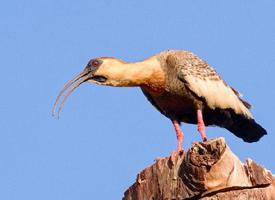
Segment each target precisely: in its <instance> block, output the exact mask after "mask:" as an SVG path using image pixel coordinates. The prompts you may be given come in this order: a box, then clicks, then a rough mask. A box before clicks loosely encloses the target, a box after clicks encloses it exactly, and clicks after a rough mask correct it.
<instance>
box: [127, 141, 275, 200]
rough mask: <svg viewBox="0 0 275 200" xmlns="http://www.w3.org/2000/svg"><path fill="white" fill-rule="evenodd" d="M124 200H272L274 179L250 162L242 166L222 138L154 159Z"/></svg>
mask: <svg viewBox="0 0 275 200" xmlns="http://www.w3.org/2000/svg"><path fill="white" fill-rule="evenodd" d="M123 199H124V200H162V199H163V200H164V199H165V200H166V199H167V200H168V199H173V200H178V199H202V200H210V199H211V200H212V199H215V200H220V199H223V200H227V199H230V200H231V199H233V200H234V199H238V200H239V199H252V200H254V199H255V200H259V199H270V200H271V199H275V177H274V176H273V175H272V173H271V172H270V171H268V170H266V169H265V168H263V167H261V166H260V165H258V164H256V163H255V162H254V161H252V160H250V159H248V160H247V161H246V162H245V163H242V162H241V161H240V160H239V159H238V157H237V156H236V155H234V154H233V153H232V151H231V150H230V148H229V147H228V146H227V145H226V143H225V140H224V138H217V139H213V140H209V141H207V142H201V143H196V144H193V145H192V147H191V148H190V149H189V150H188V151H187V152H186V153H184V152H180V153H177V154H176V155H175V156H173V157H166V158H158V159H156V162H155V163H154V164H153V165H152V166H150V167H147V168H145V169H144V170H142V172H140V173H139V174H138V175H137V179H136V182H135V183H134V184H133V185H132V186H131V187H130V188H128V190H127V191H126V192H125V193H124V197H123Z"/></svg>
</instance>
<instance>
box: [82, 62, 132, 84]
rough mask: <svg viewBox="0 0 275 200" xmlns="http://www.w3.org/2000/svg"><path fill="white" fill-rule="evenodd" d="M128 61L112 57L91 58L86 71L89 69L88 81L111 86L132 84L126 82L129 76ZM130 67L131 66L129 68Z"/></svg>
mask: <svg viewBox="0 0 275 200" xmlns="http://www.w3.org/2000/svg"><path fill="white" fill-rule="evenodd" d="M126 64H127V63H126V62H124V61H122V60H119V59H117V58H112V57H99V58H94V59H91V60H90V61H89V62H88V64H87V66H86V67H85V69H84V71H87V72H88V73H87V75H85V76H87V80H86V81H87V82H91V83H96V84H99V85H109V86H121V87H123V86H130V85H129V84H127V83H126V82H125V77H127V66H126ZM128 69H129V68H128Z"/></svg>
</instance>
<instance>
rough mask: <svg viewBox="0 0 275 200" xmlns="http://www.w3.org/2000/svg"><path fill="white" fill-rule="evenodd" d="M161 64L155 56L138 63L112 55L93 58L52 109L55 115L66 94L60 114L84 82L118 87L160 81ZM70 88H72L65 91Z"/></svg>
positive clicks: (59, 96) (69, 84)
mask: <svg viewBox="0 0 275 200" xmlns="http://www.w3.org/2000/svg"><path fill="white" fill-rule="evenodd" d="M159 66H160V63H159V62H158V61H157V59H155V58H154V57H151V58H149V59H146V60H144V61H142V62H137V63H127V62H124V61H122V60H120V59H116V58H112V57H98V58H94V59H91V60H90V61H89V62H88V64H87V65H86V67H85V68H84V70H83V71H82V72H81V73H80V74H78V75H77V76H76V77H74V78H73V79H72V80H71V81H70V82H69V83H67V84H66V85H65V86H64V88H63V89H62V90H61V92H60V93H59V95H58V97H57V99H56V101H55V104H54V107H53V110H52V112H53V115H54V114H55V109H56V107H57V105H58V102H59V100H60V98H61V97H62V96H63V95H64V98H63V100H62V101H61V103H60V107H59V110H58V114H59V112H60V110H61V108H62V106H63V104H64V102H65V101H66V99H67V97H68V96H69V95H70V94H71V93H72V92H73V91H74V90H75V89H76V88H77V87H78V86H79V85H81V84H82V83H84V82H90V83H96V84H98V85H108V86H117V87H127V86H128V87H133V86H142V85H146V84H148V83H149V82H150V81H151V82H154V80H155V79H156V80H158V81H159V80H162V78H159V75H158V74H159V73H156V72H158V70H159V69H160V67H159ZM70 87H71V88H70ZM68 88H70V90H69V91H68V92H67V93H65V91H66V90H67V89H68ZM64 93H65V94H64Z"/></svg>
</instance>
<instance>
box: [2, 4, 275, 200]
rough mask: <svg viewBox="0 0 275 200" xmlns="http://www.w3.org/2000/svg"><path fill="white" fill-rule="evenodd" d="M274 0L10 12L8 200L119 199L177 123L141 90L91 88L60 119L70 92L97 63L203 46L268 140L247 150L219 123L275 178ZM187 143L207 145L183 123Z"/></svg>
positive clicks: (234, 141) (8, 7)
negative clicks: (57, 105)
mask: <svg viewBox="0 0 275 200" xmlns="http://www.w3.org/2000/svg"><path fill="white" fill-rule="evenodd" d="M274 10H275V2H274V1H273V0H263V1H248V0H244V1H238V0H232V1H228V2H224V1H223V2H221V1H218V0H211V1H210V0H200V1H169V2H168V1H145V0H141V1H126V0H125V1H87V0H82V1H65V0H60V1H56V0H47V1H34V0H26V1H18V0H11V1H5V2H2V3H1V6H0V53H1V59H0V66H1V78H0V85H1V99H0V111H1V117H0V158H1V162H0V199H6V200H15V199H16V200H17V199H28V200H30V199H35V200H38V199H39V200H40V199H41V200H44V199H45V200H46V199H47V200H48V199H52V200H54V199H66V200H70V199H83V200H85V199H120V198H121V197H122V196H123V192H124V191H125V190H126V189H127V188H128V187H129V186H130V185H131V184H132V183H133V182H134V180H135V177H136V174H137V173H138V172H139V171H140V170H142V169H143V168H145V167H146V166H148V165H150V164H152V163H153V162H154V159H155V158H156V157H158V156H167V155H169V154H170V152H171V151H172V150H173V149H174V148H175V147H176V140H175V134H174V130H173V127H172V125H171V123H170V121H169V120H168V119H166V118H165V117H164V116H162V115H161V114H159V113H158V112H157V111H156V110H155V109H154V108H153V107H152V106H151V105H150V104H149V103H148V102H147V100H146V99H145V97H144V96H143V94H142V93H141V91H140V90H139V89H138V88H111V87H100V86H97V85H92V84H83V85H81V87H80V88H78V89H77V90H76V91H75V92H74V93H73V94H72V95H71V96H70V98H69V99H68V101H67V103H66V104H65V106H64V109H63V111H62V112H61V117H60V119H59V120H57V119H55V118H53V117H52V116H51V108H52V106H53V103H54V99H55V97H56V96H57V94H58V92H59V91H60V89H61V88H62V87H63V85H64V84H65V83H66V82H67V81H68V80H70V79H71V78H72V77H73V76H74V75H75V74H77V73H79V72H80V71H81V70H82V69H83V68H84V66H85V65H86V63H87V62H88V60H89V59H90V58H93V57H97V56H114V57H118V58H121V59H124V60H126V61H129V62H131V61H138V60H141V59H144V58H146V57H149V56H151V55H154V54H156V53H158V52H160V51H162V50H166V49H185V50H189V51H193V52H195V53H196V54H198V55H199V56H200V57H202V58H203V59H204V60H207V61H208V63H209V64H211V65H212V66H213V67H214V68H216V70H217V71H218V72H219V73H220V75H221V76H222V77H223V78H224V79H225V80H226V82H227V83H229V84H230V85H231V86H233V87H234V88H236V89H238V90H239V91H240V92H241V93H242V94H243V95H244V99H246V100H247V101H249V102H250V103H251V104H252V105H253V109H252V112H253V114H254V117H255V118H256V120H257V121H258V122H259V123H260V124H261V125H262V126H264V127H265V128H266V129H267V131H268V135H267V136H265V137H264V138H262V140H261V141H259V142H258V143H254V144H248V143H244V142H243V141H242V140H241V139H239V138H236V137H235V136H233V134H231V133H229V132H228V131H226V130H223V129H221V128H208V129H207V135H208V137H209V138H214V137H218V136H223V137H225V138H226V141H227V143H228V144H229V145H230V148H231V149H232V150H233V151H234V152H235V153H236V154H237V155H238V156H239V157H240V158H241V159H242V160H243V161H244V160H245V159H246V158H248V157H249V158H252V159H254V160H255V161H256V162H257V163H259V164H261V165H263V166H265V167H267V168H268V169H270V170H272V171H273V173H274V172H275V165H274V160H275V159H274V156H273V154H274V153H273V152H274V141H275V135H274V126H273V125H274V110H275V106H274V98H275V92H274V82H275V81H274V74H275V68H274V67H275V48H274V47H275V34H274V32H275V23H274V19H275V12H274ZM182 129H183V131H184V132H185V141H184V148H185V149H187V148H188V147H189V146H190V145H191V143H192V141H198V140H200V137H199V134H198V133H197V131H196V126H194V125H186V124H183V126H182Z"/></svg>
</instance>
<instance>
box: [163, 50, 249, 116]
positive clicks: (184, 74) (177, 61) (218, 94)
mask: <svg viewBox="0 0 275 200" xmlns="http://www.w3.org/2000/svg"><path fill="white" fill-rule="evenodd" d="M167 63H168V64H169V63H170V64H172V65H174V67H175V70H176V71H177V75H178V78H179V79H180V80H181V81H182V82H183V83H184V84H185V85H186V86H187V87H188V88H189V89H190V90H191V91H192V92H194V93H195V94H196V95H197V96H199V97H202V98H204V99H205V101H206V103H207V105H208V106H209V107H210V108H212V109H215V108H220V109H227V108H231V109H233V110H234V111H235V112H236V113H239V114H245V115H246V116H248V117H249V118H251V117H252V115H251V113H250V112H249V110H248V109H247V107H246V106H245V105H244V102H243V101H242V100H241V99H240V98H239V93H238V92H237V91H236V90H234V89H232V88H231V87H230V86H228V85H227V84H226V83H225V82H224V81H223V80H222V79H221V78H220V76H219V75H218V74H217V72H216V71H215V70H214V69H213V68H212V67H211V66H209V65H208V64H207V63H206V62H205V61H203V60H201V59H200V58H199V57H197V56H196V55H194V54H193V53H190V52H186V51H180V52H175V53H173V54H171V55H170V56H168V57H167Z"/></svg>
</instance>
